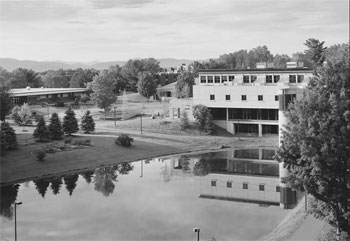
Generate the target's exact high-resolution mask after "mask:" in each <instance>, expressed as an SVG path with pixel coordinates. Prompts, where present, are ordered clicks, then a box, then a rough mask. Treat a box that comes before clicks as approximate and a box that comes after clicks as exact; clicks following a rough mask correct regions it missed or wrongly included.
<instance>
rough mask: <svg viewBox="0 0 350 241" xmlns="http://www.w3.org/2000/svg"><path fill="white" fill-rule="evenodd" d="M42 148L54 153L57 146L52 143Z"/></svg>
mask: <svg viewBox="0 0 350 241" xmlns="http://www.w3.org/2000/svg"><path fill="white" fill-rule="evenodd" d="M43 150H44V151H45V152H46V153H56V152H57V148H56V147H55V146H53V145H52V144H48V145H45V146H44V147H43Z"/></svg>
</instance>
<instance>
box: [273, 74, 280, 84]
mask: <svg viewBox="0 0 350 241" xmlns="http://www.w3.org/2000/svg"><path fill="white" fill-rule="evenodd" d="M278 81H280V76H279V75H274V76H273V82H274V83H277V82H278Z"/></svg>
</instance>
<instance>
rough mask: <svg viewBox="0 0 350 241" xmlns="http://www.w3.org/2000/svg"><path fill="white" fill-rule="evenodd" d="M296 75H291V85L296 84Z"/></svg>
mask: <svg viewBox="0 0 350 241" xmlns="http://www.w3.org/2000/svg"><path fill="white" fill-rule="evenodd" d="M296 82H297V80H296V75H289V83H296Z"/></svg>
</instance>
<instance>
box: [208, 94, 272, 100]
mask: <svg viewBox="0 0 350 241" xmlns="http://www.w3.org/2000/svg"><path fill="white" fill-rule="evenodd" d="M225 99H226V100H227V101H230V100H231V95H225ZM210 100H215V95H210ZM241 100H244V101H246V100H247V96H246V95H241ZM263 100H264V96H263V95H258V101H263ZM278 100H279V98H278V95H275V101H278Z"/></svg>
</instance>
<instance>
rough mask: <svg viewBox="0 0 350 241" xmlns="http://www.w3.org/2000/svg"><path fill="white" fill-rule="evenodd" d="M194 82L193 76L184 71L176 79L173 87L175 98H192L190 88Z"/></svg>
mask: <svg viewBox="0 0 350 241" xmlns="http://www.w3.org/2000/svg"><path fill="white" fill-rule="evenodd" d="M194 84H195V82H194V74H192V73H191V72H187V71H184V72H182V73H181V74H180V75H179V76H178V77H177V82H176V85H175V95H176V97H177V98H190V97H192V96H193V94H192V88H193V85H194Z"/></svg>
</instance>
